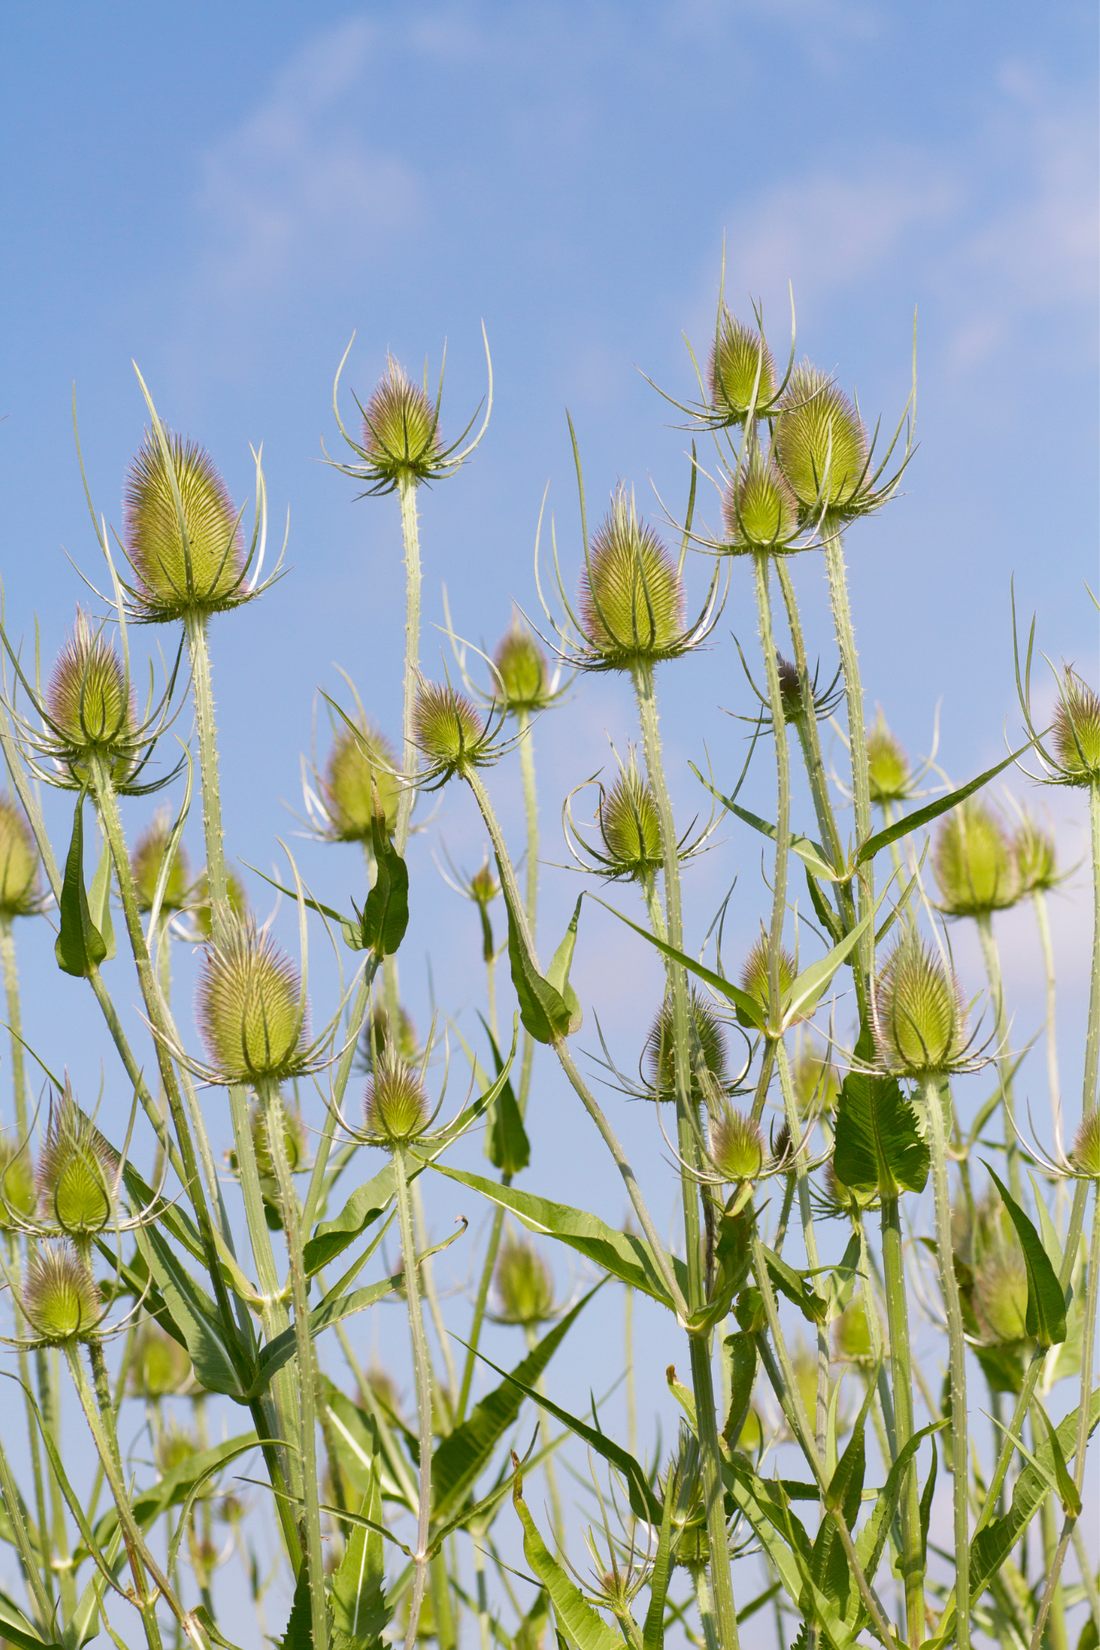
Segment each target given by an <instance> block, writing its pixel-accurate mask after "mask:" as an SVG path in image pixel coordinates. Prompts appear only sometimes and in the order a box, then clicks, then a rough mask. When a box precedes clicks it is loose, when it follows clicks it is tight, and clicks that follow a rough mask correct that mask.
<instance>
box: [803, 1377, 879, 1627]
mask: <svg viewBox="0 0 1100 1650" xmlns="http://www.w3.org/2000/svg"><path fill="white" fill-rule="evenodd" d="M838 1389H839V1388H838ZM874 1392H875V1387H874V1382H872V1381H868V1383H867V1395H866V1397H865V1398H864V1400H863V1407H862V1408H861V1410H860V1412H859V1416H858V1418H857V1420H856V1424H855V1426H854V1427H853V1428H852V1436H851V1438H850V1439H849V1440H848V1447H847V1448H846V1450H845V1451H844V1454H843V1455H842V1456H841V1458H840V1460H839V1461H838V1462H837V1466H836V1471H835V1472H834V1473H833V1476H832V1477H831V1478H830V1480H829V1487H828V1489H827V1490H826V1491H825V1498H824V1499H825V1509H826V1512H827V1513H839V1514H840V1516H841V1518H843V1520H844V1523H845V1524H846V1526H847V1527H848V1529H849V1530H850V1529H851V1528H852V1526H853V1524H854V1523H855V1521H856V1519H857V1518H858V1517H859V1509H860V1502H861V1500H862V1497H863V1478H864V1474H865V1472H866V1470H867V1449H866V1444H865V1441H864V1431H863V1429H864V1423H865V1422H866V1420H867V1411H868V1409H869V1408H870V1405H871V1400H872V1398H873V1397H874ZM810 1573H811V1575H812V1577H813V1580H814V1582H815V1584H816V1586H817V1587H818V1588H820V1590H821V1591H822V1592H823V1593H824V1594H825V1597H826V1598H827V1599H829V1600H830V1602H831V1603H834V1604H835V1605H836V1606H837V1608H838V1610H839V1611H840V1614H841V1615H842V1616H846V1615H847V1614H848V1600H849V1597H850V1594H851V1586H852V1573H851V1569H850V1567H849V1564H848V1555H847V1553H846V1552H845V1550H844V1547H843V1545H842V1543H841V1540H840V1535H839V1533H838V1531H837V1527H836V1523H835V1521H834V1519H832V1518H829V1517H823V1518H822V1520H821V1527H820V1528H819V1530H818V1532H817V1536H816V1538H815V1540H814V1547H813V1558H812V1560H811V1564H810Z"/></svg>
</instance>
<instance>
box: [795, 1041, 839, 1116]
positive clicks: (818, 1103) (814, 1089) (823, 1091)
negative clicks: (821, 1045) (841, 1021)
mask: <svg viewBox="0 0 1100 1650" xmlns="http://www.w3.org/2000/svg"><path fill="white" fill-rule="evenodd" d="M794 1092H795V1099H796V1100H797V1101H798V1109H799V1114H800V1115H801V1116H802V1117H805V1116H807V1115H808V1113H810V1112H811V1111H813V1112H817V1111H826V1112H830V1111H833V1110H835V1108H836V1102H837V1096H838V1095H839V1094H840V1076H839V1074H838V1072H837V1069H836V1067H835V1066H834V1065H833V1064H832V1063H831V1062H830V1061H828V1060H826V1058H825V1056H824V1054H823V1053H822V1052H821V1050H820V1049H818V1048H814V1047H813V1046H812V1045H811V1044H807V1046H806V1047H805V1048H804V1049H803V1050H802V1052H801V1054H800V1055H799V1056H798V1059H797V1060H796V1062H795V1067H794Z"/></svg>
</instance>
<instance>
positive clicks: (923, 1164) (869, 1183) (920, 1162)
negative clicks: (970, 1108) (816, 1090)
mask: <svg viewBox="0 0 1100 1650" xmlns="http://www.w3.org/2000/svg"><path fill="white" fill-rule="evenodd" d="M930 1163H931V1158H930V1154H929V1150H928V1146H927V1145H926V1143H925V1142H924V1140H922V1138H921V1134H920V1128H919V1126H918V1124H917V1115H916V1112H915V1111H914V1110H913V1107H912V1106H911V1105H910V1104H909V1101H908V1100H907V1099H906V1097H905V1095H904V1094H903V1093H902V1091H901V1087H900V1085H899V1084H898V1082H897V1081H896V1079H895V1078H893V1077H875V1076H872V1075H870V1074H869V1073H867V1072H862V1071H850V1072H849V1073H848V1075H847V1076H846V1077H845V1079H844V1081H843V1083H842V1084H841V1085H840V1095H839V1097H838V1100H837V1111H836V1143H835V1147H834V1151H833V1167H834V1169H835V1170H836V1175H837V1179H838V1180H841V1181H842V1182H843V1183H844V1185H845V1186H850V1187H851V1188H852V1189H853V1191H874V1192H877V1193H878V1194H879V1195H880V1196H882V1197H887V1198H889V1197H896V1196H897V1195H898V1191H899V1189H902V1190H905V1191H910V1192H921V1191H923V1190H924V1186H925V1183H926V1181H927V1179H928V1170H929V1166H930Z"/></svg>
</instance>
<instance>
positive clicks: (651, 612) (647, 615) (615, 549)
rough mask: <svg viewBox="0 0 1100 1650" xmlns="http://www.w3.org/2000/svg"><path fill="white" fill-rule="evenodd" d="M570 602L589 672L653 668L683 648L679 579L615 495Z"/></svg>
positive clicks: (649, 532) (623, 498) (630, 505)
mask: <svg viewBox="0 0 1100 1650" xmlns="http://www.w3.org/2000/svg"><path fill="white" fill-rule="evenodd" d="M578 602H579V605H580V612H581V624H582V628H583V630H584V635H585V640H586V641H587V643H588V651H587V652H586V654H585V656H584V660H583V662H584V663H585V665H586V666H587V667H588V668H590V669H593V670H630V669H632V668H633V667H634V666H635V665H637V664H642V663H648V664H655V663H656V662H657V661H658V660H660V659H673V658H675V657H676V656H677V654H680V653H682V652H683V651H684V649H685V647H686V646H687V645H688V640H687V637H686V636H685V633H684V594H683V589H682V586H681V583H680V575H679V573H678V572H677V570H676V567H675V565H674V564H673V561H672V558H671V557H670V555H669V553H668V551H667V550H666V549H665V546H664V545H663V544H662V543H661V540H660V539H659V538H658V537H657V534H656V533H655V532H654V531H653V529H652V528H651V527H648V526H647V525H646V523H645V522H643V521H642V520H641V518H640V517H639V516H638V514H637V512H636V510H635V508H634V500H633V499H632V498H630V497H629V496H628V494H627V493H626V492H625V491H624V490H622V489H620V490H619V492H618V493H617V494H616V495H615V497H614V499H613V500H612V504H611V509H610V510H609V511H608V513H607V515H606V516H605V517H604V519H603V521H602V523H601V524H600V526H599V528H598V529H597V531H596V533H595V535H594V536H593V539H592V544H591V546H590V549H589V554H588V560H587V563H586V565H585V568H584V571H583V572H582V574H581V580H580V590H579V593H578Z"/></svg>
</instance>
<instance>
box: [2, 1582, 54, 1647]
mask: <svg viewBox="0 0 1100 1650" xmlns="http://www.w3.org/2000/svg"><path fill="white" fill-rule="evenodd" d="M0 1633H2V1634H3V1636H4V1638H5V1639H6V1640H7V1642H8V1643H9V1644H11V1645H13V1646H15V1650H42V1646H43V1645H48V1646H49V1650H61V1646H60V1645H59V1644H58V1643H57V1641H56V1640H55V1639H44V1638H43V1637H42V1635H41V1634H40V1633H38V1632H36V1631H35V1628H34V1624H33V1623H32V1622H30V1621H28V1620H27V1618H26V1616H25V1615H24V1614H23V1612H22V1610H21V1609H20V1608H19V1606H18V1604H16V1602H15V1600H14V1599H11V1598H9V1597H8V1595H7V1593H0Z"/></svg>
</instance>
